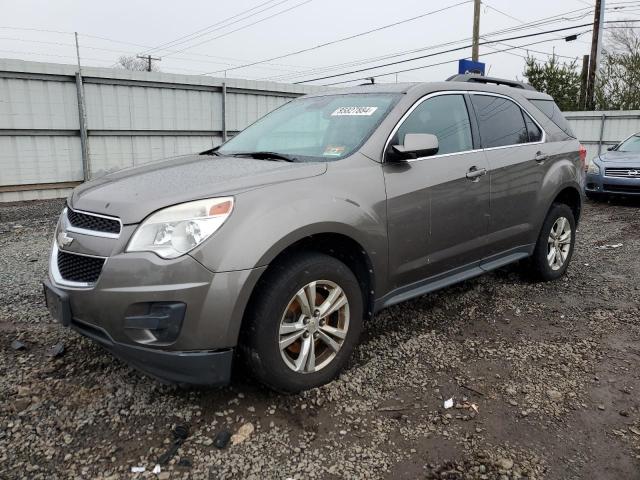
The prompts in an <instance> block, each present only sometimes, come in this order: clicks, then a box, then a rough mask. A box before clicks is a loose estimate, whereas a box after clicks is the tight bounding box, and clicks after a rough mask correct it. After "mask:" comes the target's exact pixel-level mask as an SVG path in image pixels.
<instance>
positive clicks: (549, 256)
mask: <svg viewBox="0 0 640 480" xmlns="http://www.w3.org/2000/svg"><path fill="white" fill-rule="evenodd" d="M575 241H576V221H575V217H574V216H573V211H572V210H571V208H569V206H568V205H565V204H560V203H554V204H553V205H552V206H551V209H550V210H549V213H548V214H547V218H545V221H544V223H543V225H542V229H541V230H540V235H539V237H538V241H537V243H536V247H535V250H534V252H533V255H532V257H531V260H530V265H531V269H532V272H533V274H534V276H535V277H536V278H537V279H538V280H542V281H545V282H548V281H552V280H556V279H558V278H560V277H561V276H562V275H564V273H565V272H566V271H567V267H568V266H569V262H571V257H572V256H573V248H574V245H575Z"/></svg>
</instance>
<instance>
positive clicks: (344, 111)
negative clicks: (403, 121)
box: [331, 107, 378, 117]
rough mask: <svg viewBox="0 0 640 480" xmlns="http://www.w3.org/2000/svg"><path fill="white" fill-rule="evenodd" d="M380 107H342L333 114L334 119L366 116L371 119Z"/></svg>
mask: <svg viewBox="0 0 640 480" xmlns="http://www.w3.org/2000/svg"><path fill="white" fill-rule="evenodd" d="M376 110H378V107H340V108H338V109H337V110H336V111H335V112H333V113H332V114H331V116H332V117H343V116H364V117H370V116H371V115H373V113H374V112H375V111H376Z"/></svg>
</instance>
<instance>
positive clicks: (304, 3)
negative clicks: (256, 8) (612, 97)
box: [165, 0, 313, 71]
mask: <svg viewBox="0 0 640 480" xmlns="http://www.w3.org/2000/svg"><path fill="white" fill-rule="evenodd" d="M310 2H313V0H305V1H304V2H302V3H299V4H297V5H294V6H293V7H289V8H286V9H284V10H281V11H279V12H276V13H274V14H272V15H269V16H267V17H264V18H261V19H260V20H256V21H255V22H252V23H249V24H247V25H243V26H242V27H239V28H236V29H234V30H231V31H229V32H225V33H223V34H221V35H218V36H216V37H213V38H209V39H207V40H204V41H203V42H200V43H196V44H195V45H191V46H189V47H185V48H183V49H182V50H178V51H177V52H175V53H170V54H168V55H165V57H168V56H169V55H175V54H176V53H182V52H184V51H186V50H190V49H192V48H195V47H198V46H200V45H204V44H205V43H209V42H213V41H214V40H217V39H219V38H222V37H226V36H228V35H231V34H232V33H235V32H238V31H240V30H244V29H246V28H249V27H252V26H254V25H257V24H258V23H262V22H265V21H267V20H269V19H271V18H274V17H277V16H280V15H282V14H284V13H287V12H290V11H291V10H295V9H296V8H300V7H302V6H304V5H306V4H307V3H310ZM223 71H224V70H223Z"/></svg>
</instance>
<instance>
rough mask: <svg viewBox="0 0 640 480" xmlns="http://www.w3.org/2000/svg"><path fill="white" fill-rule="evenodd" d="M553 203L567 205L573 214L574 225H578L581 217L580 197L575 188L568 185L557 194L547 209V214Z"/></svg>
mask: <svg viewBox="0 0 640 480" xmlns="http://www.w3.org/2000/svg"><path fill="white" fill-rule="evenodd" d="M554 203H562V204H564V205H567V206H568V207H569V208H570V209H571V211H572V212H573V218H574V219H575V222H576V225H577V224H578V223H579V221H580V216H581V215H582V195H581V193H580V191H579V190H578V188H577V187H575V186H573V185H569V186H565V187H564V188H562V189H561V190H560V191H559V192H557V193H556V195H555V197H554V199H553V201H552V202H551V204H550V205H549V207H548V208H547V212H548V211H549V209H550V208H551V206H552V205H553V204H554Z"/></svg>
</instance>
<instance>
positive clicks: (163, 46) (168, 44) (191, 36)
mask: <svg viewBox="0 0 640 480" xmlns="http://www.w3.org/2000/svg"><path fill="white" fill-rule="evenodd" d="M274 1H276V0H268V1H266V2H262V3H260V4H259V5H256V6H255V7H252V8H249V9H247V10H244V11H242V12H240V13H237V14H235V15H232V16H230V17H227V18H225V19H224V20H220V21H219V22H216V23H213V24H211V25H208V26H206V27H204V28H201V29H200V30H196V31H195V32H192V33H189V34H187V35H183V36H182V37H178V38H176V39H174V40H171V41H169V42H165V43H162V44H160V45H158V46H156V47H151V48H149V50H147V51H146V52H143V53H151V52H154V51H156V50H160V49H161V50H165V49H166V47H171V46H175V45H178V44H182V43H185V42H187V41H191V40H193V39H194V38H198V37H200V36H202V35H206V34H208V33H210V32H209V30H210V29H211V28H213V27H217V26H219V25H222V24H224V23H227V22H228V21H229V20H233V19H234V18H238V17H240V16H242V15H245V14H247V13H249V12H252V11H254V10H257V9H258V8H261V7H263V6H265V5H268V4H269V3H273V2H274ZM288 1H290V0H283V1H281V2H279V3H277V4H276V5H272V6H271V7H269V8H275V7H277V6H278V5H280V4H281V3H285V2H288ZM266 10H268V9H266ZM262 11H264V10H262ZM262 11H261V12H262ZM261 12H254V13H253V14H252V15H257V14H258V13H261ZM252 15H250V16H252ZM250 16H249V17H250ZM249 17H246V18H249ZM246 18H244V19H241V20H245V19H246ZM226 26H228V25H226ZM202 32H205V33H202ZM198 34H201V35H198ZM187 39H188V40H187ZM181 40H184V42H181Z"/></svg>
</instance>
